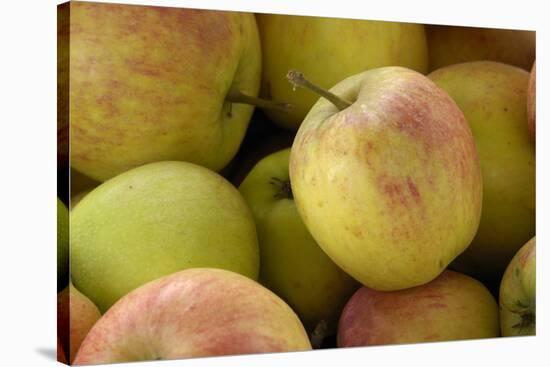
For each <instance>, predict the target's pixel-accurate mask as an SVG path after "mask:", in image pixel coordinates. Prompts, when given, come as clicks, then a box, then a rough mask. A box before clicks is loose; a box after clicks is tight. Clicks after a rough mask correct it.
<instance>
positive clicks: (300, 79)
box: [286, 70, 351, 111]
mask: <svg viewBox="0 0 550 367" xmlns="http://www.w3.org/2000/svg"><path fill="white" fill-rule="evenodd" d="M286 77H287V79H288V80H289V81H290V82H291V83H292V84H293V85H294V86H295V87H302V88H306V89H309V90H310V91H312V92H313V93H316V94H318V95H319V96H321V97H323V98H326V99H328V100H329V101H330V102H331V103H332V104H333V105H334V106H336V108H338V110H340V111H342V110H345V109H346V108H348V107H349V106H351V102H349V101H346V100H345V99H343V98H340V97H338V96H337V95H336V94H334V93H331V92H329V91H328V90H326V89H324V88H321V87H319V86H317V85H315V84H313V83H311V82H310V81H309V80H307V79H306V78H305V77H304V74H302V73H301V72H299V71H296V70H290V71H289V72H288V74H286Z"/></svg>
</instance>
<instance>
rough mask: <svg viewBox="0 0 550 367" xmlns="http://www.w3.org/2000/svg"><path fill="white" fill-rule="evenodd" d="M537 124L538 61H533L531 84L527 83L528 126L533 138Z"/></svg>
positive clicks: (530, 75)
mask: <svg viewBox="0 0 550 367" xmlns="http://www.w3.org/2000/svg"><path fill="white" fill-rule="evenodd" d="M536 124H537V68H536V62H534V63H533V67H532V68H531V74H529V84H528V85H527V127H528V129H529V133H530V134H531V138H532V139H533V140H535V135H536Z"/></svg>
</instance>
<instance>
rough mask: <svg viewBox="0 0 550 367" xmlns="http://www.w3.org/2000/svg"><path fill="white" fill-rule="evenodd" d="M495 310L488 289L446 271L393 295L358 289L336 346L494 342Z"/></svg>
mask: <svg viewBox="0 0 550 367" xmlns="http://www.w3.org/2000/svg"><path fill="white" fill-rule="evenodd" d="M499 334H500V330H499V322H498V306H497V303H496V301H495V299H494V298H493V296H492V295H491V293H490V292H489V290H488V289H487V288H485V286H484V285H483V284H481V283H480V282H478V281H477V280H475V279H473V278H470V277H468V276H466V275H463V274H460V273H457V272H454V271H451V270H446V271H444V272H443V273H441V275H439V276H438V277H437V278H436V279H434V280H432V281H431V282H429V283H426V284H424V285H421V286H418V287H413V288H409V289H403V290H400V291H394V292H381V291H377V290H374V289H370V288H367V287H362V288H361V289H359V290H358V291H357V292H356V293H355V294H354V295H353V297H351V299H350V300H349V302H348V303H347V304H346V307H345V309H344V311H343V312H342V317H341V318H340V323H339V325H338V337H337V339H338V346H339V347H355V346H366V345H387V344H405V343H422V342H435V341H450V340H462V339H479V338H495V337H498V336H499Z"/></svg>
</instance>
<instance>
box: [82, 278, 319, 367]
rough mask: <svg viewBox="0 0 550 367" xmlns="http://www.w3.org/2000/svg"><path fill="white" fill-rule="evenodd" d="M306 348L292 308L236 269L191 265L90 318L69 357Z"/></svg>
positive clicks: (112, 358)
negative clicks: (79, 343) (84, 334)
mask: <svg viewBox="0 0 550 367" xmlns="http://www.w3.org/2000/svg"><path fill="white" fill-rule="evenodd" d="M308 349H311V345H310V343H309V339H308V336H307V334H306V332H305V330H304V327H303V326H302V324H301V323H300V320H299V319H298V317H297V316H296V314H295V313H294V311H292V309H291V308H290V307H289V306H288V305H287V304H286V303H284V302H283V301H282V300H281V299H280V298H278V297H277V296H276V295H275V294H274V293H272V292H271V291H269V290H268V289H266V288H264V287H262V286H261V285H260V284H258V283H257V282H254V281H253V280H250V279H248V278H246V277H244V276H242V275H239V274H236V273H232V272H229V271H226V270H220V269H205V268H195V269H188V270H184V271H182V272H178V273H175V274H172V275H169V276H166V277H164V278H161V279H158V280H156V281H153V282H151V283H148V284H146V285H144V286H142V287H140V288H139V289H136V290H135V291H133V292H131V293H130V294H128V295H127V296H125V297H124V298H123V299H121V300H120V301H119V302H117V303H116V304H115V305H114V306H113V307H112V308H111V309H110V310H109V311H108V312H107V313H106V314H105V315H104V316H103V317H102V318H101V320H100V321H99V322H98V323H97V324H96V325H95V326H94V328H93V329H92V330H91V331H90V333H89V334H88V336H87V337H86V339H85V340H84V342H83V344H82V346H81V347H80V350H79V352H78V355H77V356H76V359H75V364H77V365H87V364H102V363H118V362H130V361H146V360H155V359H165V360H169V359H181V358H191V357H206V356H220V355H233V354H250V353H268V352H284V351H300V350H308Z"/></svg>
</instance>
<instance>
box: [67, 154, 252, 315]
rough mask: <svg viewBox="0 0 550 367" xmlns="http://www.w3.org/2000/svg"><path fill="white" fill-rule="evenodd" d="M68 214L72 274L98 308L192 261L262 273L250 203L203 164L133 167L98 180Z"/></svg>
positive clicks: (190, 264)
mask: <svg viewBox="0 0 550 367" xmlns="http://www.w3.org/2000/svg"><path fill="white" fill-rule="evenodd" d="M70 215H71V241H72V242H71V272H72V280H73V282H74V285H75V287H77V288H78V289H79V290H80V291H81V292H82V293H84V294H85V295H86V296H87V297H88V298H90V300H91V301H92V302H93V303H94V304H96V305H97V306H98V307H99V309H100V311H101V312H105V311H106V310H107V309H108V308H109V307H110V306H111V305H112V304H113V303H114V302H115V301H117V300H118V299H119V298H120V297H122V296H123V295H125V294H126V293H128V292H130V291H131V290H132V289H135V288H137V287H138V286H140V285H142V284H144V283H146V282H149V281H151V280H153V279H156V278H159V277H161V276H163V275H167V274H170V273H174V272H176V271H179V270H182V269H186V268H190V267H214V268H223V269H227V270H232V271H235V272H237V273H241V274H243V275H245V276H248V277H250V278H252V279H257V277H258V272H259V249H258V239H257V235H256V228H255V224H254V218H253V217H252V214H251V212H250V209H249V208H248V206H247V205H246V202H245V201H244V199H243V198H242V196H241V195H240V194H239V191H238V190H237V189H236V188H235V187H233V186H232V185H231V184H230V183H229V182H228V181H226V180H225V179H224V178H223V177H221V176H220V175H218V174H217V173H215V172H213V171H210V170H208V169H207V168H204V167H202V166H198V165H195V164H192V163H188V162H175V161H171V162H157V163H150V164H147V165H144V166H141V167H138V168H134V169H132V170H130V171H127V172H125V173H122V174H120V175H118V176H116V177H114V178H112V179H110V180H108V181H106V182H104V183H103V184H101V185H100V186H98V187H97V188H95V189H94V190H93V191H91V192H90V193H89V194H88V195H86V197H84V198H83V199H82V201H80V203H78V205H77V206H76V207H74V209H73V210H72V211H71V214H70Z"/></svg>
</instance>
